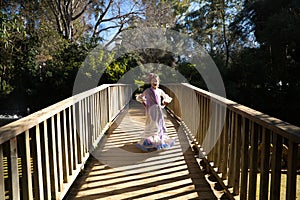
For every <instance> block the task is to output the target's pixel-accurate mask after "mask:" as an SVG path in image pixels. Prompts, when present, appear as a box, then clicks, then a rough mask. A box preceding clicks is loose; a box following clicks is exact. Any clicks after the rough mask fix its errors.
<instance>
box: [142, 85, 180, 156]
mask: <svg viewBox="0 0 300 200" xmlns="http://www.w3.org/2000/svg"><path fill="white" fill-rule="evenodd" d="M149 95H153V93H151V91H149V89H148V90H145V91H144V93H143V94H140V95H138V96H137V98H136V100H137V101H139V102H141V103H145V104H146V105H147V106H146V117H147V119H146V126H145V130H144V132H143V133H142V134H141V139H140V140H139V141H138V142H137V144H136V147H137V148H139V149H141V150H143V151H146V152H147V151H154V150H161V149H166V148H170V147H172V146H173V145H174V144H175V140H174V139H172V138H170V137H169V136H168V134H167V132H166V127H165V121H164V117H163V112H162V107H161V106H160V105H158V104H157V103H156V102H155V100H153V99H154V98H149ZM155 95H157V96H159V102H160V98H161V97H163V102H166V103H170V102H171V101H172V98H171V97H169V96H168V95H167V94H165V93H164V91H163V90H161V89H156V90H155Z"/></svg>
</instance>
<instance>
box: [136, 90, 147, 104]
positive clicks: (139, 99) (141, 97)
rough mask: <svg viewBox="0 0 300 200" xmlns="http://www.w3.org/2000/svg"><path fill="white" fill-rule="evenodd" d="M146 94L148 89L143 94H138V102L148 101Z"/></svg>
mask: <svg viewBox="0 0 300 200" xmlns="http://www.w3.org/2000/svg"><path fill="white" fill-rule="evenodd" d="M145 94H146V90H145V91H144V92H143V93H142V94H138V95H136V98H135V99H136V100H137V102H139V103H146V97H145Z"/></svg>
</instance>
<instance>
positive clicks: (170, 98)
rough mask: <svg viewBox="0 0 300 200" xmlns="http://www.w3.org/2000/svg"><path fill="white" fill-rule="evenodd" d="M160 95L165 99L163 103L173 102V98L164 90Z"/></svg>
mask: <svg viewBox="0 0 300 200" xmlns="http://www.w3.org/2000/svg"><path fill="white" fill-rule="evenodd" d="M160 95H161V96H162V98H163V102H165V103H170V102H171V101H172V97H170V96H169V95H167V94H166V93H165V92H164V91H163V90H162V89H160Z"/></svg>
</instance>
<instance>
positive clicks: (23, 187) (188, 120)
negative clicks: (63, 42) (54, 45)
mask: <svg viewBox="0 0 300 200" xmlns="http://www.w3.org/2000/svg"><path fill="white" fill-rule="evenodd" d="M163 87H164V88H163V89H164V90H165V91H166V92H167V93H168V94H169V95H170V96H172V97H173V99H174V101H173V102H172V103H171V104H169V106H168V108H167V109H166V111H167V112H166V113H165V115H166V116H165V117H166V119H167V121H166V123H167V127H168V134H169V135H170V136H171V137H173V138H175V139H176V145H175V146H174V147H172V148H170V149H168V150H164V151H155V152H150V153H144V152H141V151H139V150H138V149H136V148H135V146H134V144H135V142H136V141H137V140H138V139H139V134H140V133H141V131H142V130H143V126H144V120H145V118H144V111H143V108H142V107H141V106H140V105H139V104H137V103H136V102H135V101H133V100H132V90H131V86H130V85H122V84H113V85H102V86H100V87H97V88H94V89H91V90H89V91H86V92H84V93H81V94H78V95H76V96H73V97H71V98H68V99H66V100H63V101H61V102H58V103H57V104H54V105H52V106H50V107H48V108H45V109H43V110H41V111H39V112H36V113H33V114H31V115H29V116H27V117H24V118H22V119H20V120H18V121H15V122H13V123H10V124H8V125H6V126H3V127H1V128H0V199H1V200H2V199H218V198H225V197H226V198H228V199H272V200H273V199H296V198H300V192H299V191H300V175H299V169H300V167H299V165H300V159H299V156H300V155H299V154H300V153H299V144H300V128H299V127H295V126H293V125H290V124H288V123H285V122H283V121H281V120H278V119H275V118H272V117H270V116H267V115H265V114H263V113H260V112H258V111H255V110H252V109H250V108H247V107H245V106H242V105H239V104H237V103H235V102H232V101H230V100H228V99H225V98H222V97H219V96H216V95H214V94H211V93H209V92H206V91H203V90H201V89H199V88H196V87H193V86H191V85H189V84H176V85H164V86H163Z"/></svg>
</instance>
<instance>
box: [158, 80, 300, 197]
mask: <svg viewBox="0 0 300 200" xmlns="http://www.w3.org/2000/svg"><path fill="white" fill-rule="evenodd" d="M163 89H164V90H165V91H166V92H167V93H168V94H170V95H171V96H172V97H173V98H174V101H173V102H172V103H171V104H169V106H168V107H169V109H170V110H171V112H173V114H174V115H175V116H177V117H178V119H179V120H180V121H181V124H182V126H183V127H184V130H185V131H186V132H187V134H188V135H189V136H190V139H191V141H192V142H193V143H194V145H196V146H197V147H198V148H199V156H200V157H201V158H203V161H205V163H206V167H207V169H209V170H210V172H211V173H213V174H214V175H215V177H216V178H217V179H218V180H219V182H220V183H221V185H222V186H223V188H224V189H225V191H226V192H227V193H228V194H230V196H231V198H233V197H234V196H239V198H240V199H243V200H244V199H272V200H276V199H278V200H279V199H289V200H291V199H296V196H297V198H300V192H299V191H300V183H299V180H300V179H299V176H300V175H299V170H300V155H299V154H300V153H299V144H300V128H299V127H296V126H293V125H291V124H288V123H286V122H283V121H281V120H279V119H276V118H273V117H270V116H268V115H266V114H263V113H261V112H258V111H255V110H253V109H250V108H248V107H245V106H243V105H240V104H237V103H235V102H233V101H230V100H228V99H225V98H222V97H220V96H217V95H214V94H211V93H209V92H207V91H204V90H201V89H199V88H196V87H193V86H191V85H189V84H180V85H165V86H164V87H163ZM297 170H298V173H297ZM297 176H298V177H297ZM297 178H298V182H297V181H296V180H297Z"/></svg>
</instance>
